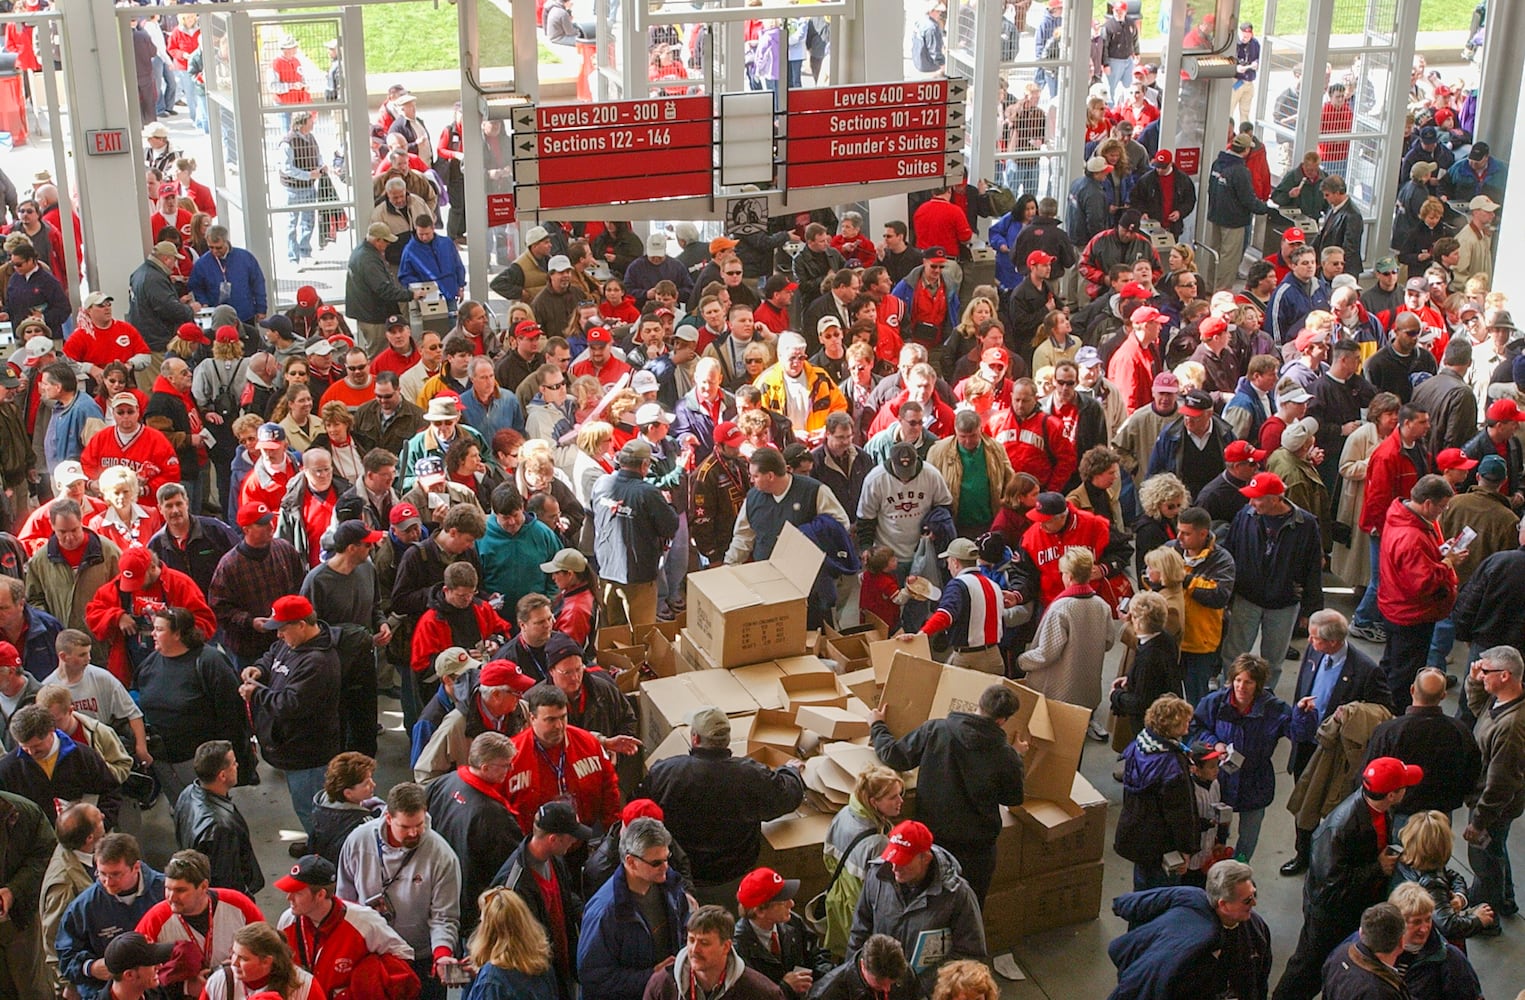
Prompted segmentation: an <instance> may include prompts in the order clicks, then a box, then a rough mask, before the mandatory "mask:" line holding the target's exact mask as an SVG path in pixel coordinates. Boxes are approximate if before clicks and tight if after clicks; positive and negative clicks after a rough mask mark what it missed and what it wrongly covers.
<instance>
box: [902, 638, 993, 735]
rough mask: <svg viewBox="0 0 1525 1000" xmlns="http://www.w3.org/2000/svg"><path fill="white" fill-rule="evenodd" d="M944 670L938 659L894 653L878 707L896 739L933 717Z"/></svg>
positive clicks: (986, 675)
mask: <svg viewBox="0 0 1525 1000" xmlns="http://www.w3.org/2000/svg"><path fill="white" fill-rule="evenodd" d="M944 669H947V668H945V667H944V666H943V665H942V664H941V663H938V662H937V661H935V660H928V659H924V658H922V657H919V656H912V655H911V654H910V653H905V652H897V653H896V654H895V656H894V658H893V660H892V661H891V663H890V672H889V676H888V678H887V679H886V680H885V684H884V693H883V694H882V695H880V698H879V707H880V708H882V709H884V724H885V725H887V726H889V727H890V732H891V733H893V734H894V735H895V738H896V739H899V738H900V737H902V736H904V735H905V734H906V733H909V732H910V731H911V730H913V729H915V728H916V727H917V726H919V725H921V724H922V723H923V722H926V721H927V719H929V718H932V714H931V713H932V703H933V701H934V700H935V699H936V697H937V685H938V682H939V681H940V680H941V679H942V673H943V670H944ZM983 676H985V677H987V678H988V677H989V675H988V674H985V675H983ZM987 683H988V682H987Z"/></svg>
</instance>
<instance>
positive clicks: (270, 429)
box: [255, 423, 286, 446]
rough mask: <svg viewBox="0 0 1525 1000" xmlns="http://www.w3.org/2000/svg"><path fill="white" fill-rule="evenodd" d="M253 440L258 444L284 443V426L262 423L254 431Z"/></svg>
mask: <svg viewBox="0 0 1525 1000" xmlns="http://www.w3.org/2000/svg"><path fill="white" fill-rule="evenodd" d="M255 442H256V443H258V444H280V445H282V446H284V445H285V444H286V428H284V427H282V426H281V425H280V424H272V423H264V424H260V425H259V430H257V431H255Z"/></svg>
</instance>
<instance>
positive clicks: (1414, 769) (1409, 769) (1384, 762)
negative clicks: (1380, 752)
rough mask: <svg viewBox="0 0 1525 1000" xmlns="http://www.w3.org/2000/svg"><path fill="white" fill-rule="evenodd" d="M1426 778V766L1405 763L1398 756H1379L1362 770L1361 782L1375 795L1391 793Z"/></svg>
mask: <svg viewBox="0 0 1525 1000" xmlns="http://www.w3.org/2000/svg"><path fill="white" fill-rule="evenodd" d="M1423 780H1424V768H1422V767H1420V766H1419V765H1418V764H1405V763H1404V762H1403V761H1401V760H1399V759H1398V758H1397V757H1378V758H1377V759H1376V760H1374V761H1372V762H1371V763H1370V764H1367V765H1366V770H1364V771H1362V772H1361V784H1362V785H1364V786H1365V788H1366V790H1367V791H1368V792H1371V793H1372V794H1373V795H1391V794H1392V793H1393V792H1396V791H1397V790H1398V789H1400V788H1410V787H1412V786H1414V785H1417V784H1419V783H1420V782H1421V781H1423Z"/></svg>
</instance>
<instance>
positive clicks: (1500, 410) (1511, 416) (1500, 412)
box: [1488, 399, 1525, 423]
mask: <svg viewBox="0 0 1525 1000" xmlns="http://www.w3.org/2000/svg"><path fill="white" fill-rule="evenodd" d="M1488 419H1489V420H1492V421H1493V422H1494V423H1500V422H1502V421H1505V420H1513V421H1515V422H1516V423H1519V422H1520V421H1525V413H1522V412H1520V404H1518V403H1516V402H1515V401H1514V400H1512V399H1495V400H1494V401H1493V402H1491V403H1489V404H1488Z"/></svg>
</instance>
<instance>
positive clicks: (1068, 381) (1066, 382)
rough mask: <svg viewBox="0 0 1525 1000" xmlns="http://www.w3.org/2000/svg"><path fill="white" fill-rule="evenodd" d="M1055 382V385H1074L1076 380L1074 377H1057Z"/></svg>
mask: <svg viewBox="0 0 1525 1000" xmlns="http://www.w3.org/2000/svg"><path fill="white" fill-rule="evenodd" d="M1054 384H1055V385H1074V384H1075V380H1074V379H1072V378H1071V379H1062V378H1056V379H1054Z"/></svg>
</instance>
